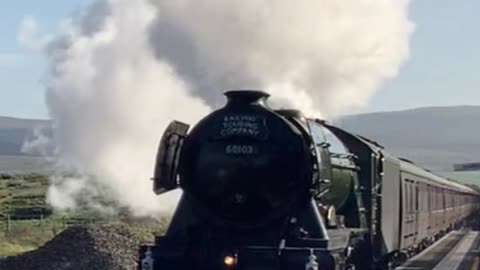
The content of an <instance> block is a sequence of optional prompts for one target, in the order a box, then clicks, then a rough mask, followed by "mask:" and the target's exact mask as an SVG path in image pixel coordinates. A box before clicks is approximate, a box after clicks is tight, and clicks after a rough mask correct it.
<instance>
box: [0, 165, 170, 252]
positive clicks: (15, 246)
mask: <svg viewBox="0 0 480 270" xmlns="http://www.w3.org/2000/svg"><path fill="white" fill-rule="evenodd" d="M48 183H49V181H48V178H47V177H46V176H44V175H39V174H28V175H13V176H11V175H1V174H0V256H8V255H15V254H19V253H22V252H25V251H29V250H33V249H36V248H38V247H40V246H42V245H43V244H45V243H46V242H47V241H48V240H50V239H52V238H53V237H54V236H55V235H57V234H59V233H60V232H62V231H63V230H64V229H65V228H67V227H68V226H71V225H74V224H92V223H93V224H96V223H101V224H118V223H121V224H122V225H125V226H128V227H129V228H130V229H131V230H133V231H134V232H135V233H136V234H138V235H141V236H142V239H145V240H146V241H148V240H151V239H153V234H159V233H162V232H163V231H164V228H165V225H166V223H167V220H166V219H163V220H161V221H157V220H153V219H142V220H139V219H133V218H131V217H128V216H126V215H124V216H122V217H115V218H112V217H111V218H109V219H106V218H105V217H103V216H101V215H99V214H98V213H93V212H92V211H89V210H85V209H84V210H82V211H77V212H75V213H69V214H68V215H59V214H53V211H52V209H51V207H50V206H48V204H47V203H46V200H45V198H46V192H47V189H48ZM8 217H10V219H9V218H8Z"/></svg>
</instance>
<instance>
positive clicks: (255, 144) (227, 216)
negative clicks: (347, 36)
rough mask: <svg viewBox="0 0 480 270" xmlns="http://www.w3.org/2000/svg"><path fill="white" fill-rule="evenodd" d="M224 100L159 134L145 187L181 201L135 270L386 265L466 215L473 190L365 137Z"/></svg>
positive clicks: (259, 99)
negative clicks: (193, 121) (192, 122)
mask: <svg viewBox="0 0 480 270" xmlns="http://www.w3.org/2000/svg"><path fill="white" fill-rule="evenodd" d="M225 95H226V97H227V100H228V101H227V104H226V105H225V107H223V108H221V109H219V110H217V111H214V112H213V113H211V114H210V115H208V116H206V117H205V118H204V119H203V120H201V121H200V122H199V123H198V124H197V125H196V126H195V127H194V128H193V129H192V130H191V131H190V132H188V129H189V126H188V125H186V124H184V123H181V122H177V121H174V122H172V123H171V124H170V125H169V126H168V128H167V130H166V131H165V133H164V135H163V137H162V140H161V143H160V146H159V150H158V153H157V162H156V168H155V175H154V178H153V180H154V192H156V193H157V194H161V193H164V192H167V191H170V190H172V189H176V188H178V187H180V188H181V189H182V190H183V194H182V197H181V199H180V202H179V204H178V206H177V209H176V211H175V213H174V216H173V218H172V220H171V223H170V225H169V227H168V230H167V232H166V234H165V235H163V236H159V237H157V238H156V242H155V244H154V245H151V246H142V247H141V249H140V259H139V269H143V270H147V269H151V270H170V269H175V270H183V269H197V270H207V269H208V270H227V269H228V270H233V269H237V270H283V269H285V270H287V269H288V270H296V269H298V270H300V269H307V270H319V269H321V270H325V269H337V270H339V269H391V268H393V266H394V265H395V264H397V263H398V262H399V261H402V260H404V259H405V258H407V257H408V256H410V255H411V254H413V253H415V252H418V251H419V250H421V249H422V248H425V247H426V246H428V245H430V244H431V243H433V242H434V241H435V240H436V239H438V238H439V237H440V236H441V235H443V234H444V233H446V232H447V231H449V230H451V229H453V228H455V227H459V226H462V225H463V224H464V223H465V222H466V220H467V219H468V218H469V217H470V216H472V214H473V213H474V212H475V211H477V209H476V202H478V196H479V194H478V193H477V192H476V191H475V190H473V189H471V188H469V187H467V186H464V185H461V184H458V183H456V182H453V181H449V180H447V179H444V178H442V177H440V176H437V175H435V174H433V173H431V172H429V171H427V170H424V169H421V168H419V167H418V166H416V165H415V164H413V163H412V162H411V161H408V160H406V159H401V158H395V157H393V156H392V155H390V154H389V153H388V152H387V151H385V150H384V148H383V147H382V146H381V145H379V144H378V143H376V142H374V141H372V140H369V139H367V138H364V137H361V136H358V135H354V134H351V133H349V132H347V131H345V130H342V129H340V128H338V127H335V126H332V125H329V124H327V123H325V122H324V121H321V120H317V119H309V118H306V117H304V116H303V115H302V114H301V113H300V112H299V111H294V110H272V109H271V108H269V107H268V104H267V102H266V101H267V98H268V94H266V93H264V92H261V91H229V92H226V93H225Z"/></svg>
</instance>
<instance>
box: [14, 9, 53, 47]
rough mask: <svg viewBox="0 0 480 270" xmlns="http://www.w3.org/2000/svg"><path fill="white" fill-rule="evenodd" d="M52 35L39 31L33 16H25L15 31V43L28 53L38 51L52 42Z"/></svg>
mask: <svg viewBox="0 0 480 270" xmlns="http://www.w3.org/2000/svg"><path fill="white" fill-rule="evenodd" d="M52 38H53V35H51V34H45V33H43V32H42V31H41V29H40V26H39V24H38V22H37V20H36V19H35V18H34V17H33V16H29V15H27V16H25V17H23V19H22V21H21V22H20V25H19V27H18V30H17V43H18V44H19V45H20V46H21V47H22V48H23V49H26V50H28V51H34V52H35V51H40V50H42V49H43V48H45V46H46V45H47V44H48V43H49V42H50V41H51V40H52Z"/></svg>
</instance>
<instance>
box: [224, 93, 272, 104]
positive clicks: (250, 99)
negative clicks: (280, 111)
mask: <svg viewBox="0 0 480 270" xmlns="http://www.w3.org/2000/svg"><path fill="white" fill-rule="evenodd" d="M225 96H226V97H227V105H226V107H230V106H249V105H260V106H265V102H266V100H267V98H268V97H269V96H270V95H269V94H267V93H265V92H263V91H258V90H232V91H227V92H225Z"/></svg>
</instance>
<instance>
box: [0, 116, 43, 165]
mask: <svg viewBox="0 0 480 270" xmlns="http://www.w3.org/2000/svg"><path fill="white" fill-rule="evenodd" d="M49 127H50V121H48V120H33V119H20V118H13V117H1V116H0V172H12V173H16V172H43V171H45V168H46V165H45V164H46V162H45V161H44V159H43V158H42V157H39V156H38V155H36V154H34V153H25V152H22V146H23V144H24V142H25V141H27V140H29V139H31V138H33V136H34V132H35V130H36V129H46V131H47V134H48V132H49Z"/></svg>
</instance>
